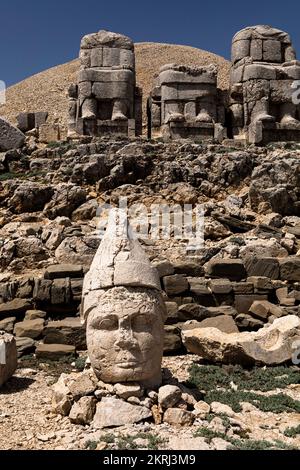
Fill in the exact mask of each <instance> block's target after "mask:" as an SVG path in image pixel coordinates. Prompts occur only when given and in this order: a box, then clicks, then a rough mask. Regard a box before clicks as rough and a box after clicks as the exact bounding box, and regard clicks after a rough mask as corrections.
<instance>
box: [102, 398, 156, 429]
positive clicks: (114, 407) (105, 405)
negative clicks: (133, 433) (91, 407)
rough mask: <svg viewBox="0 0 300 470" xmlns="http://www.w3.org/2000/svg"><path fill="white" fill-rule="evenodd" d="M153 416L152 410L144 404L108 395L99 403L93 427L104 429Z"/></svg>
mask: <svg viewBox="0 0 300 470" xmlns="http://www.w3.org/2000/svg"><path fill="white" fill-rule="evenodd" d="M151 416H152V413H151V411H150V410H149V409H148V408H146V407H144V406H137V405H131V404H130V403H126V402H125V401H123V400H119V399H118V398H112V397H107V398H102V400H101V402H100V403H98V404H97V409H96V414H95V416H94V420H93V427H94V428H95V429H103V428H110V427H116V426H123V425H125V424H133V423H138V422H139V421H143V420H145V419H147V418H150V417H151Z"/></svg>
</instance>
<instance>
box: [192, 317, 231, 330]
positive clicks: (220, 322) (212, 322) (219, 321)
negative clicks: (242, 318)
mask: <svg viewBox="0 0 300 470" xmlns="http://www.w3.org/2000/svg"><path fill="white" fill-rule="evenodd" d="M191 326H193V329H194V328H217V329H218V330H220V331H223V332H224V333H238V332H239V329H238V327H237V326H236V323H235V321H234V320H233V318H232V317H231V316H229V315H221V316H218V317H215V318H206V319H205V320H203V321H202V322H197V324H193V325H191ZM183 329H184V330H187V329H189V325H188V324H185V325H184V326H183Z"/></svg>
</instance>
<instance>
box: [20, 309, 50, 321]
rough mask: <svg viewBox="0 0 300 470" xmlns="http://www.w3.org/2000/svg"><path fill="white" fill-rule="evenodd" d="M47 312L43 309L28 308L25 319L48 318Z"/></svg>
mask: <svg viewBox="0 0 300 470" xmlns="http://www.w3.org/2000/svg"><path fill="white" fill-rule="evenodd" d="M46 316H47V312H44V311H43V310H27V312H26V314H25V318H24V320H37V319H38V318H46Z"/></svg>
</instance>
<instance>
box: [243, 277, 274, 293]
mask: <svg viewBox="0 0 300 470" xmlns="http://www.w3.org/2000/svg"><path fill="white" fill-rule="evenodd" d="M247 281H248V282H251V283H252V284H253V286H254V289H255V293H256V291H269V290H273V289H274V287H273V284H272V281H271V280H270V279H269V278H268V277H262V276H251V277H248V279H247ZM258 293H259V292H258Z"/></svg>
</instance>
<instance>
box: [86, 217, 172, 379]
mask: <svg viewBox="0 0 300 470" xmlns="http://www.w3.org/2000/svg"><path fill="white" fill-rule="evenodd" d="M165 314H166V312H165V304H164V302H163V299H162V296H161V293H160V281H159V279H158V276H157V272H156V270H155V269H154V268H152V266H151V265H150V262H149V260H148V259H147V257H146V254H145V253H144V251H143V249H142V248H141V246H140V245H139V242H138V241H137V240H135V239H134V238H133V236H132V233H131V230H130V227H127V222H126V218H125V214H124V213H122V212H120V211H115V210H114V211H111V214H110V219H109V223H108V227H107V230H106V233H105V236H104V237H103V240H102V242H101V244H100V247H99V249H98V251H97V253H96V256H95V258H94V260H93V263H92V265H91V268H90V271H89V272H88V273H87V275H86V277H85V280H84V286H83V301H82V317H83V320H84V321H85V322H86V325H87V344H88V353H89V357H90V360H91V364H92V367H93V369H94V371H95V373H96V375H97V376H98V378H99V379H101V380H103V381H104V382H108V383H117V382H139V383H141V384H142V385H143V386H149V387H151V386H158V385H159V384H160V382H161V361H162V354H163V342H164V320H165Z"/></svg>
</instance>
